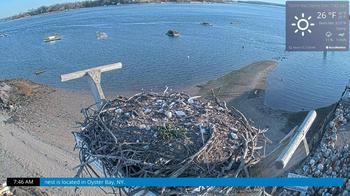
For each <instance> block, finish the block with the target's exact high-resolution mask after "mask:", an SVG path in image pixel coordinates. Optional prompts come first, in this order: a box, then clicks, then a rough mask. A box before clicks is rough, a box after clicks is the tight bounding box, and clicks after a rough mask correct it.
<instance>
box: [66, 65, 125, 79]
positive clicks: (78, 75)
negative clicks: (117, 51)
mask: <svg viewBox="0 0 350 196" xmlns="http://www.w3.org/2000/svg"><path fill="white" fill-rule="evenodd" d="M120 68H122V63H114V64H109V65H102V66H99V67H94V68H90V69H85V70H81V71H76V72H73V73H68V74H63V75H61V82H65V81H69V80H74V79H77V78H81V77H84V76H86V75H87V74H88V72H94V71H100V72H101V73H102V72H106V71H111V70H115V69H120Z"/></svg>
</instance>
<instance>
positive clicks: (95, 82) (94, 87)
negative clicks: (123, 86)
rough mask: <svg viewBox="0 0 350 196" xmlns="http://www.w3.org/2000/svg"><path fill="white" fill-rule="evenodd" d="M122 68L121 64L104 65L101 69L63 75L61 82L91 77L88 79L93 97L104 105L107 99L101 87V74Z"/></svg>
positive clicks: (96, 68)
mask: <svg viewBox="0 0 350 196" xmlns="http://www.w3.org/2000/svg"><path fill="white" fill-rule="evenodd" d="M120 68H122V64H121V63H114V64H110V65H102V66H99V67H94V68H90V69H85V70H82V71H77V72H73V73H68V74H63V75H61V82H65V81H69V80H75V79H78V78H82V77H84V76H89V77H88V79H89V83H90V89H91V92H92V95H93V96H94V99H95V102H96V103H102V102H104V101H105V100H106V98H105V95H104V93H103V90H102V87H101V73H102V72H106V71H111V70H115V69H120Z"/></svg>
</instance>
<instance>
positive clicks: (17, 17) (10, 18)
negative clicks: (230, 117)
mask: <svg viewBox="0 0 350 196" xmlns="http://www.w3.org/2000/svg"><path fill="white" fill-rule="evenodd" d="M78 3H80V2H78ZM68 4H74V3H63V4H55V5H50V6H41V7H39V8H35V9H32V10H28V11H26V12H23V13H18V14H15V15H12V16H8V17H4V18H0V21H14V20H20V19H26V18H30V17H34V16H45V15H50V14H57V13H62V12H68V11H72V10H80V9H88V8H97V7H119V6H127V5H145V4H250V5H258V6H259V5H265V6H276V7H285V5H283V4H278V3H269V2H263V1H225V0H224V1H188V2H186V1H184V2H169V1H164V2H163V1H160V2H132V3H119V4H114V5H98V6H91V7H78V8H72V9H64V10H54V11H48V12H44V13H40V14H31V12H35V11H37V10H39V9H40V8H43V7H45V8H49V7H52V6H57V5H59V6H65V5H68Z"/></svg>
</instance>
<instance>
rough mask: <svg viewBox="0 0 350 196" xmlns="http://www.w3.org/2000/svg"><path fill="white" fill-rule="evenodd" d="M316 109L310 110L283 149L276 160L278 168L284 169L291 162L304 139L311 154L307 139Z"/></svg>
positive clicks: (307, 152)
mask: <svg viewBox="0 0 350 196" xmlns="http://www.w3.org/2000/svg"><path fill="white" fill-rule="evenodd" d="M316 116H317V114H316V111H315V110H312V111H310V112H309V113H308V114H307V116H306V118H305V120H304V121H303V123H302V124H301V125H300V126H299V128H298V130H297V131H296V132H295V135H294V136H293V138H292V139H291V140H290V142H289V144H288V145H287V147H286V148H285V149H284V150H283V152H282V153H281V155H280V156H279V157H278V158H277V160H276V163H275V164H276V167H277V168H278V169H283V168H284V167H285V166H286V165H287V164H288V162H289V160H290V159H291V158H292V156H293V154H294V152H295V150H296V149H297V148H298V146H299V144H300V143H301V142H302V141H303V142H304V147H305V151H306V154H309V146H308V144H307V141H306V138H305V136H306V134H307V132H308V131H309V129H310V127H311V125H312V123H313V122H314V120H315V119H316Z"/></svg>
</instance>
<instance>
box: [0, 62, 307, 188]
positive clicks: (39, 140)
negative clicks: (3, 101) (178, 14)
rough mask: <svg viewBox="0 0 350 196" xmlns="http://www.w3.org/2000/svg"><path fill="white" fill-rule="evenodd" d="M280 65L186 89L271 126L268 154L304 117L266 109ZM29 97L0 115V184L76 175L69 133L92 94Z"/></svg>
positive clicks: (39, 91) (40, 92)
mask: <svg viewBox="0 0 350 196" xmlns="http://www.w3.org/2000/svg"><path fill="white" fill-rule="evenodd" d="M277 65H278V62H277V61H261V62H256V63H253V64H250V65H247V66H246V67H243V68H242V69H240V70H236V71H233V72H231V73H228V74H227V75H225V76H223V77H220V78H218V79H217V80H213V81H209V82H207V83H206V84H203V85H199V86H196V87H192V88H190V89H186V90H185V91H186V92H190V94H193V95H202V96H204V97H207V98H209V99H210V98H211V97H210V96H211V89H213V90H214V92H215V94H216V96H217V97H218V98H219V99H220V100H224V101H226V102H227V103H228V105H232V106H235V107H236V108H238V109H239V110H241V111H242V112H243V113H244V114H245V115H246V116H247V117H248V118H249V119H251V120H252V121H253V122H254V125H255V126H256V127H259V128H268V129H269V132H268V134H267V136H268V137H269V138H270V139H271V140H272V144H269V145H268V146H267V152H266V153H268V152H270V151H272V149H274V148H275V147H276V146H277V145H278V144H279V141H280V140H281V139H282V138H283V137H284V136H285V135H286V134H287V133H288V132H289V130H290V129H291V128H292V127H294V126H295V124H297V123H300V122H301V121H302V120H303V117H302V116H303V115H305V114H293V115H295V116H296V117H295V116H294V117H293V115H292V114H290V113H288V112H284V111H276V110H273V109H271V108H269V107H267V106H265V105H264V92H265V88H266V78H267V76H268V74H269V73H270V72H271V71H272V70H273V69H274V68H275V67H276V66H277ZM24 86H26V85H24ZM28 87H30V85H29V86H26V87H25V88H24V89H27V88H28ZM30 92H32V91H30ZM29 97H30V99H29V100H28V101H27V102H26V103H25V104H24V105H23V106H22V107H21V108H19V109H18V110H17V111H16V112H15V113H13V114H7V113H4V112H3V113H2V114H1V115H0V157H1V158H0V165H1V167H0V180H1V181H0V182H3V181H5V180H6V177H9V176H12V177H15V176H17V177H18V176H44V177H60V176H62V177H63V176H68V177H73V176H74V175H75V174H76V171H74V170H73V168H74V167H75V166H77V165H78V164H79V159H78V152H77V151H74V150H73V148H74V145H75V141H74V138H73V135H72V134H71V132H72V131H74V130H78V129H79V123H78V122H81V121H82V120H83V117H82V115H81V114H80V111H81V109H82V108H86V107H87V106H89V105H91V104H92V103H93V99H92V97H91V95H90V93H89V92H74V91H70V90H63V89H52V88H50V87H47V86H44V85H39V87H38V86H37V88H36V90H35V91H34V92H33V93H32V94H30V95H29ZM109 98H112V97H109ZM291 117H293V118H291ZM91 190H92V192H91ZM47 191H48V193H49V194H52V195H62V194H67V195H72V194H74V190H73V189H72V188H50V189H47ZM82 191H83V192H81V194H82V195H89V194H94V193H96V192H94V191H98V190H96V188H95V189H94V188H90V189H89V188H84V189H83V190H82ZM100 193H102V192H100Z"/></svg>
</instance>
